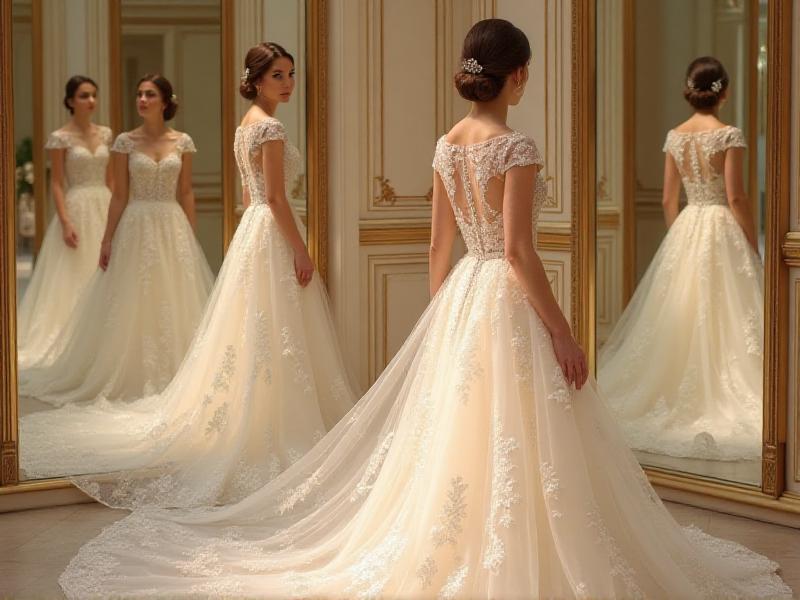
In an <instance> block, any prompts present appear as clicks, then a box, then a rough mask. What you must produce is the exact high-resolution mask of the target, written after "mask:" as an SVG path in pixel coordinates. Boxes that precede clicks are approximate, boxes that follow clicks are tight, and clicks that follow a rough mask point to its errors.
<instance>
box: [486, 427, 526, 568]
mask: <svg viewBox="0 0 800 600" xmlns="http://www.w3.org/2000/svg"><path fill="white" fill-rule="evenodd" d="M492 437H493V448H492V472H493V475H492V497H491V508H490V511H489V518H488V519H487V522H486V533H487V537H488V538H489V544H488V548H487V549H486V550H485V553H484V557H483V567H484V568H485V569H488V570H489V571H491V572H492V573H494V574H495V575H496V574H498V573H499V570H500V565H502V564H503V561H504V560H505V544H504V543H503V540H501V539H500V536H499V534H498V533H497V527H498V526H500V527H504V528H506V529H508V528H509V527H511V524H512V523H513V522H514V519H513V518H512V516H511V509H512V507H513V506H514V504H516V503H517V502H519V500H520V496H519V494H518V493H517V491H516V490H515V486H516V481H515V479H514V478H513V477H512V475H511V473H512V471H513V470H514V469H515V468H516V465H514V464H513V463H512V462H511V453H512V452H513V451H514V450H516V449H517V448H518V447H519V444H518V443H517V441H516V440H515V439H514V438H511V437H508V438H506V437H503V424H502V422H501V421H500V419H499V417H497V416H495V422H494V431H493V432H492Z"/></svg>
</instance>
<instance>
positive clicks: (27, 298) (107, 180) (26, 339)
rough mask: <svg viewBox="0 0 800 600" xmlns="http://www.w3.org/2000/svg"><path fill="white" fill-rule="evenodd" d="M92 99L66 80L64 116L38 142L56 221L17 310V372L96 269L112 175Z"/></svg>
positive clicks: (85, 85)
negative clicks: (66, 118)
mask: <svg viewBox="0 0 800 600" xmlns="http://www.w3.org/2000/svg"><path fill="white" fill-rule="evenodd" d="M96 100H97V84H95V82H94V81H93V80H92V79H90V78H89V77H84V76H82V75H75V76H74V77H71V78H70V79H69V81H67V85H66V92H65V96H64V106H66V107H67V110H69V112H70V114H71V115H72V118H71V119H70V121H69V123H68V124H67V125H65V126H64V127H62V128H61V129H58V130H56V131H54V132H53V133H51V134H50V137H49V138H48V139H47V144H46V145H45V148H47V149H48V150H49V156H50V169H51V170H50V187H51V189H52V193H53V201H54V203H55V208H56V216H55V217H53V220H52V221H51V222H50V226H49V227H48V228H47V232H46V233H45V236H44V241H43V242H42V247H41V250H40V252H39V257H38V259H37V261H36V268H35V269H34V271H33V277H32V279H31V282H30V284H29V286H28V288H27V290H26V291H25V295H24V296H23V298H22V301H21V302H20V305H19V310H18V311H17V345H18V353H19V354H18V364H19V368H20V369H26V368H28V367H29V366H30V365H32V364H35V363H36V362H37V361H38V360H41V358H42V356H43V355H44V354H45V352H46V351H47V349H48V348H49V346H50V344H52V343H53V341H54V340H55V339H56V338H57V337H58V334H59V333H60V332H61V330H62V329H63V328H64V327H65V326H66V324H67V321H68V320H69V318H70V314H71V313H72V309H73V308H74V307H75V304H76V303H77V302H78V298H79V296H80V294H81V292H82V291H83V289H84V288H85V287H86V284H87V283H88V281H89V279H90V278H91V276H92V274H93V273H94V272H95V271H96V270H97V250H98V248H99V247H100V241H101V240H102V238H103V229H104V225H105V218H106V214H107V213H108V203H109V200H110V199H111V190H110V189H109V188H110V187H111V178H112V172H111V168H110V165H109V160H108V159H109V154H108V145H109V144H110V143H111V130H110V129H109V128H108V127H104V126H102V125H94V124H93V123H92V121H91V119H92V115H93V114H94V110H95V104H96Z"/></svg>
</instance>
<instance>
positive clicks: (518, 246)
mask: <svg viewBox="0 0 800 600" xmlns="http://www.w3.org/2000/svg"><path fill="white" fill-rule="evenodd" d="M538 170H539V167H538V166H536V165H527V166H524V167H514V168H511V169H509V170H508V171H506V175H505V188H504V196H503V198H504V200H503V229H504V232H505V256H506V259H507V260H508V262H509V263H510V264H511V267H512V269H513V270H514V274H515V275H516V276H517V279H518V280H519V282H520V284H521V285H522V288H523V289H524V290H525V295H526V296H527V298H528V302H530V304H531V306H533V309H534V310H535V311H536V312H537V313H538V315H539V317H540V318H541V319H542V321H543V322H544V324H545V327H547V329H548V330H549V331H550V335H551V337H552V339H553V350H554V351H555V354H556V358H557V360H558V363H559V365H560V366H561V370H562V371H563V373H564V377H565V378H566V380H567V381H568V382H569V383H570V384H572V383H574V384H575V386H576V387H577V388H578V389H580V388H581V387H582V386H583V384H584V383H585V382H586V378H587V377H588V375H589V370H588V368H587V366H586V356H585V355H584V353H583V350H581V348H580V346H578V344H577V343H576V342H575V340H574V339H573V337H572V333H571V332H570V327H569V323H567V320H566V319H565V318H564V314H563V313H562V312H561V308H560V307H559V306H558V302H556V298H555V296H554V295H553V290H552V289H551V288H550V282H549V281H548V280H547V274H546V273H545V270H544V265H543V264H542V260H541V259H540V258H539V255H538V254H537V253H536V250H535V249H534V247H533V224H532V218H531V211H532V210H533V194H532V193H531V192H532V191H533V189H534V184H535V179H536V175H537V172H538Z"/></svg>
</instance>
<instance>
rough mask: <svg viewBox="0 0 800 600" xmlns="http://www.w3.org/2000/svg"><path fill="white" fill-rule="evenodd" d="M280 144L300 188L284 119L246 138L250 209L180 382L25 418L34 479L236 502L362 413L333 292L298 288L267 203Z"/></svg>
mask: <svg viewBox="0 0 800 600" xmlns="http://www.w3.org/2000/svg"><path fill="white" fill-rule="evenodd" d="M276 139H277V140H283V141H284V149H285V151H284V180H285V182H291V181H293V180H294V179H295V178H296V176H297V173H298V172H299V169H300V162H301V161H300V154H299V152H298V151H297V149H296V148H295V147H294V146H292V145H291V144H289V143H288V141H287V140H286V135H285V133H284V129H283V126H282V125H281V123H280V122H279V121H278V120H276V119H267V120H265V121H259V122H255V123H252V124H249V125H247V126H244V127H240V128H238V129H237V131H236V137H235V142H234V143H235V146H234V147H235V154H236V160H237V162H238V165H239V169H240V172H241V176H242V181H243V183H244V185H246V186H247V189H248V191H249V193H250V198H251V204H250V206H249V207H248V208H247V210H245V212H244V214H243V215H242V220H241V223H240V224H239V227H238V229H237V230H236V234H235V236H234V238H233V240H232V242H231V245H230V247H229V249H228V253H227V255H226V257H225V262H224V264H223V267H222V269H221V270H220V273H219V277H218V278H217V283H216V285H215V287H214V290H213V292H212V294H211V297H210V300H209V303H208V307H207V309H206V312H205V315H204V317H203V319H202V321H201V323H200V326H199V327H198V333H197V337H196V338H195V340H194V342H193V343H192V346H191V348H190V350H189V352H188V355H187V358H186V360H185V361H184V362H183V364H182V365H181V367H180V369H179V370H178V373H177V375H176V376H175V379H174V380H173V381H172V383H171V384H170V385H169V386H167V388H166V390H165V391H164V392H163V393H162V394H160V395H158V396H153V397H150V398H144V399H142V400H139V401H136V402H132V403H127V404H125V405H122V406H108V403H105V404H101V405H97V406H90V407H84V406H79V407H74V408H73V407H65V408H63V409H60V410H56V411H49V413H36V414H33V415H30V416H29V417H25V418H24V419H23V420H22V425H21V447H22V450H21V453H20V455H21V457H22V458H21V461H22V465H23V467H24V468H25V469H26V472H29V471H32V472H34V473H36V474H42V473H49V474H64V473H68V474H75V473H104V472H108V471H123V472H115V473H111V474H109V475H92V476H86V477H75V478H73V481H74V482H75V483H76V484H77V485H78V486H79V487H81V488H82V489H83V490H84V491H86V492H87V493H89V494H90V495H92V496H94V497H95V498H97V499H98V500H100V501H101V502H103V503H105V504H108V505H110V506H114V507H127V508H132V507H140V506H146V505H157V506H196V505H213V504H217V503H228V502H233V501H236V500H240V499H241V498H243V497H245V496H246V495H248V494H250V493H251V492H253V491H255V490H257V489H259V488H261V487H262V486H263V485H264V484H266V483H267V482H268V481H270V480H271V479H274V478H275V477H276V476H277V475H278V474H279V473H280V472H281V471H283V470H284V469H285V468H286V467H288V466H289V465H290V464H292V463H293V462H295V461H296V460H297V459H298V458H300V457H301V456H302V455H303V454H305V453H306V452H307V451H308V450H309V449H311V448H312V447H313V446H314V444H315V443H316V442H317V441H318V440H319V439H320V438H321V437H322V436H323V435H324V434H325V432H327V431H328V430H329V429H330V428H331V427H333V425H335V424H336V423H337V422H338V421H339V419H341V418H342V416H344V414H345V413H347V411H349V410H350V409H351V408H352V407H353V402H354V401H355V395H354V393H353V391H352V388H351V387H350V384H349V382H348V381H346V379H345V375H344V373H345V368H344V363H343V361H342V358H341V354H340V352H339V347H338V342H337V339H336V333H335V330H334V327H333V322H332V320H331V316H330V313H329V309H328V304H327V297H326V294H325V290H324V287H323V285H322V283H321V280H320V278H319V276H316V277H313V278H312V280H311V283H310V284H309V285H308V286H307V287H306V288H305V289H303V288H301V287H300V286H299V284H298V283H297V277H296V275H295V271H294V259H293V254H292V250H291V247H290V246H289V244H288V243H287V242H286V240H285V239H284V237H283V235H282V233H281V231H280V229H279V227H278V225H277V223H276V221H275V220H274V218H273V216H272V210H271V209H270V208H269V206H268V205H267V204H266V200H265V198H264V177H263V172H262V167H261V145H262V144H263V143H264V142H266V141H269V140H276ZM295 221H296V223H297V227H298V229H299V230H300V232H301V234H303V233H304V228H303V225H302V223H301V222H300V220H299V219H295ZM29 476H30V473H29ZM40 476H41V475H40Z"/></svg>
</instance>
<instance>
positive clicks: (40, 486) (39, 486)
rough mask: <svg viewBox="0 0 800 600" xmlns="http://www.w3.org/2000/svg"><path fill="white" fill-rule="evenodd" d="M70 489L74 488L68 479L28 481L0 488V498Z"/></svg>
mask: <svg viewBox="0 0 800 600" xmlns="http://www.w3.org/2000/svg"><path fill="white" fill-rule="evenodd" d="M72 487H74V486H73V485H72V482H70V481H69V480H68V479H30V480H25V481H20V482H18V483H16V484H14V485H6V486H3V487H0V496H5V495H8V494H21V493H25V492H43V491H48V490H63V489H69V488H72ZM76 489H77V488H76Z"/></svg>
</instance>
